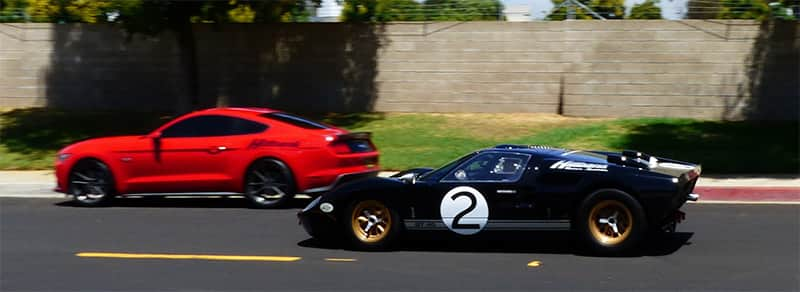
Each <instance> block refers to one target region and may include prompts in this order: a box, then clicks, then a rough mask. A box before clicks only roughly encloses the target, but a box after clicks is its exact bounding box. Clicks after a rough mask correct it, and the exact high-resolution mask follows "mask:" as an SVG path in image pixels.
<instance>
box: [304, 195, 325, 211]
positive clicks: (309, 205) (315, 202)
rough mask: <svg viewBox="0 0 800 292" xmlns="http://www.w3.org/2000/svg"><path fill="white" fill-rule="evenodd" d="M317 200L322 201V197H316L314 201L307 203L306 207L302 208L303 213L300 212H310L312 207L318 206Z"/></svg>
mask: <svg viewBox="0 0 800 292" xmlns="http://www.w3.org/2000/svg"><path fill="white" fill-rule="evenodd" d="M319 200H322V196H319V197H317V198H316V199H314V200H313V201H311V203H308V206H306V207H305V208H303V211H302V212H308V210H311V209H313V208H314V206H316V205H317V204H319Z"/></svg>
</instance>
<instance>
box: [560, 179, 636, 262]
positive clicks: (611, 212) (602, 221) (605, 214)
mask: <svg viewBox="0 0 800 292" xmlns="http://www.w3.org/2000/svg"><path fill="white" fill-rule="evenodd" d="M574 224H575V226H576V227H577V228H576V229H577V230H576V232H578V235H579V237H580V238H581V239H582V241H583V242H584V243H585V244H586V245H587V246H588V247H589V248H590V249H591V250H592V251H594V252H596V253H600V254H617V253H620V252H623V251H626V250H628V249H630V248H632V247H634V246H635V245H636V244H637V243H638V242H639V241H640V240H641V238H642V237H643V235H644V233H645V232H646V230H647V222H646V219H645V215H644V209H643V208H642V206H641V204H639V202H638V201H636V199H635V198H633V197H632V196H631V195H629V194H627V193H625V192H623V191H620V190H615V189H604V190H599V191H596V192H594V193H592V194H591V195H589V196H588V197H587V198H586V199H585V200H584V201H583V202H582V203H581V206H580V207H579V209H578V214H577V216H576V219H575V222H574Z"/></svg>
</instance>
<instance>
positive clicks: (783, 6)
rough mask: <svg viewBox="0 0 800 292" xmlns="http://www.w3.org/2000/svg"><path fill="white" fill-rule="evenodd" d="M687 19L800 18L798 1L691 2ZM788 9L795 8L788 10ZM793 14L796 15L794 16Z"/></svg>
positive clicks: (730, 0) (702, 0)
mask: <svg viewBox="0 0 800 292" xmlns="http://www.w3.org/2000/svg"><path fill="white" fill-rule="evenodd" d="M688 8H689V11H688V13H687V14H686V18H690V19H710V18H716V19H756V20H765V19H768V18H778V19H786V20H792V19H797V17H798V16H800V1H798V0H722V1H719V2H709V1H707V0H690V1H689V3H688ZM787 8H793V9H792V10H788V9H787ZM792 12H794V13H795V15H792Z"/></svg>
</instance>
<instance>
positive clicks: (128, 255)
mask: <svg viewBox="0 0 800 292" xmlns="http://www.w3.org/2000/svg"><path fill="white" fill-rule="evenodd" d="M75 256H78V257H85V258H117V259H166V260H212V261H262V262H294V261H299V260H300V259H301V258H300V257H284V256H243V255H210V254H157V253H109V252H79V253H76V254H75Z"/></svg>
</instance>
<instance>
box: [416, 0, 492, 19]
mask: <svg viewBox="0 0 800 292" xmlns="http://www.w3.org/2000/svg"><path fill="white" fill-rule="evenodd" d="M423 7H424V9H425V14H426V16H425V18H426V19H427V20H436V21H454V20H455V21H475V20H502V19H503V3H501V2H500V1H499V0H428V1H425V3H424V4H423Z"/></svg>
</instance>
